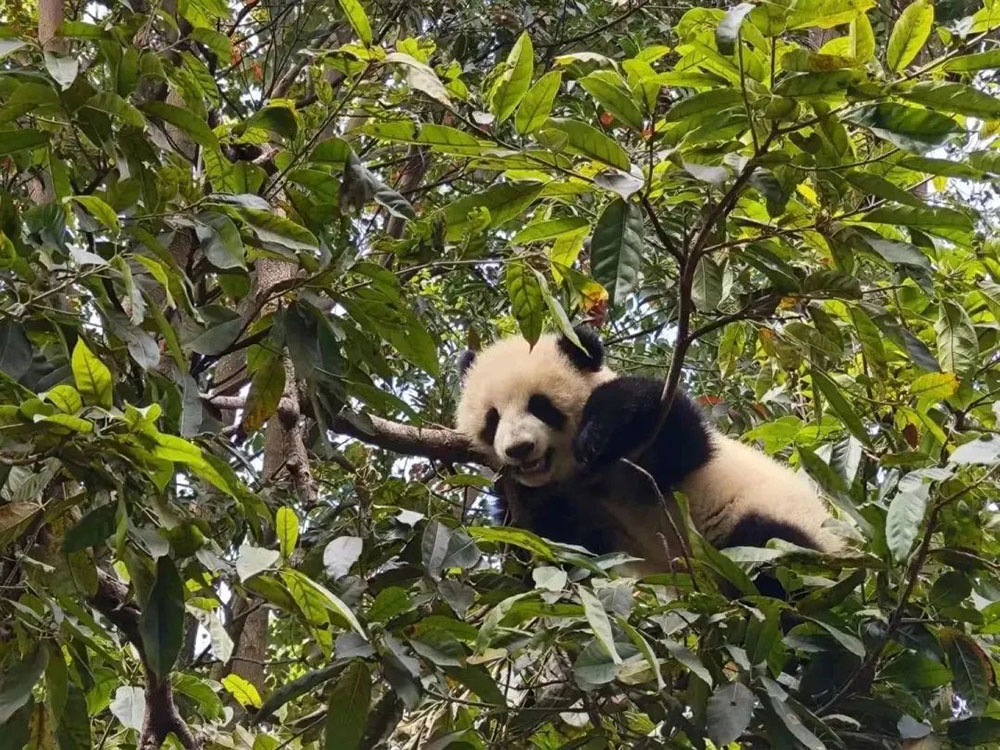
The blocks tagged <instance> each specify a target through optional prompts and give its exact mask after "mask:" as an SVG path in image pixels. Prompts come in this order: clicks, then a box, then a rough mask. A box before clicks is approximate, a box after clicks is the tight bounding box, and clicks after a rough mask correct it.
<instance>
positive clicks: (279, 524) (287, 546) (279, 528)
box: [274, 505, 299, 560]
mask: <svg viewBox="0 0 1000 750" xmlns="http://www.w3.org/2000/svg"><path fill="white" fill-rule="evenodd" d="M274 530H275V533H276V534H277V536H278V544H279V545H281V555H282V557H284V558H285V559H286V560H287V559H288V558H289V557H291V556H292V553H293V552H294V551H295V543H296V542H297V541H298V540H299V518H298V516H296V515H295V511H294V510H292V509H291V508H289V507H288V506H287V505H286V506H282V507H281V508H278V512H277V513H275V515H274Z"/></svg>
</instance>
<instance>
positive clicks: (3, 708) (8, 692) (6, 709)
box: [0, 644, 49, 726]
mask: <svg viewBox="0 0 1000 750" xmlns="http://www.w3.org/2000/svg"><path fill="white" fill-rule="evenodd" d="M48 660H49V652H48V649H47V648H46V647H45V646H44V645H43V644H36V646H35V648H34V649H32V650H31V652H30V653H28V654H27V655H26V656H25V657H24V658H23V659H21V660H19V661H16V662H13V663H11V662H8V664H10V666H9V667H7V669H6V671H5V672H4V676H3V682H0V726H2V725H3V724H5V723H6V722H7V720H8V719H9V718H10V717H11V716H13V715H14V713H15V712H16V711H17V710H18V709H19V708H20V707H21V706H23V705H24V704H25V703H27V702H28V699H29V698H30V697H31V690H32V688H33V687H34V686H35V683H36V682H38V680H39V678H40V677H41V676H42V672H44V671H45V665H46V664H47V663H48Z"/></svg>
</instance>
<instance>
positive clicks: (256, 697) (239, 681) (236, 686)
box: [222, 674, 261, 708]
mask: <svg viewBox="0 0 1000 750" xmlns="http://www.w3.org/2000/svg"><path fill="white" fill-rule="evenodd" d="M222 686H223V687H224V688H225V689H226V690H228V691H229V693H230V695H232V696H233V697H234V698H235V699H236V700H237V701H239V703H240V705H241V706H253V707H254V708H260V706H261V700H260V693H258V692H257V688H255V687H254V686H253V685H252V684H251V683H250V682H248V681H246V680H245V679H243V678H242V677H240V676H239V675H238V674H229V675H226V676H225V677H223V678H222Z"/></svg>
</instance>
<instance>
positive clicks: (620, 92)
mask: <svg viewBox="0 0 1000 750" xmlns="http://www.w3.org/2000/svg"><path fill="white" fill-rule="evenodd" d="M580 85H581V86H583V88H584V89H586V91H587V92H588V93H589V94H590V95H591V96H593V97H594V98H595V99H596V100H597V103H598V104H600V105H601V106H602V107H604V109H606V110H607V111H608V112H610V113H611V114H613V115H614V116H615V117H616V118H618V119H619V120H621V121H622V122H623V123H625V124H626V125H628V126H629V127H630V128H632V129H633V130H637V131H642V128H643V124H644V123H643V119H644V118H643V115H642V111H641V110H640V109H639V105H637V104H636V103H635V100H634V99H633V98H632V93H631V92H630V91H629V89H628V84H626V83H625V81H624V80H623V79H622V77H621V76H620V75H618V74H617V73H615V72H614V71H612V70H598V71H595V72H593V73H591V74H590V75H587V76H584V77H583V78H581V79H580Z"/></svg>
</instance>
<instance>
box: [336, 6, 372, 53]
mask: <svg viewBox="0 0 1000 750" xmlns="http://www.w3.org/2000/svg"><path fill="white" fill-rule="evenodd" d="M339 1H340V8H341V10H343V11H344V15H345V16H347V20H348V22H349V23H350V24H351V28H352V29H354V33H355V34H357V35H358V38H359V39H360V40H361V41H362V42H364V44H365V46H366V47H367V46H369V45H370V44H371V43H372V27H371V24H370V23H369V22H368V16H367V14H366V13H365V9H364V8H362V7H361V3H359V2H358V0H339Z"/></svg>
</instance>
